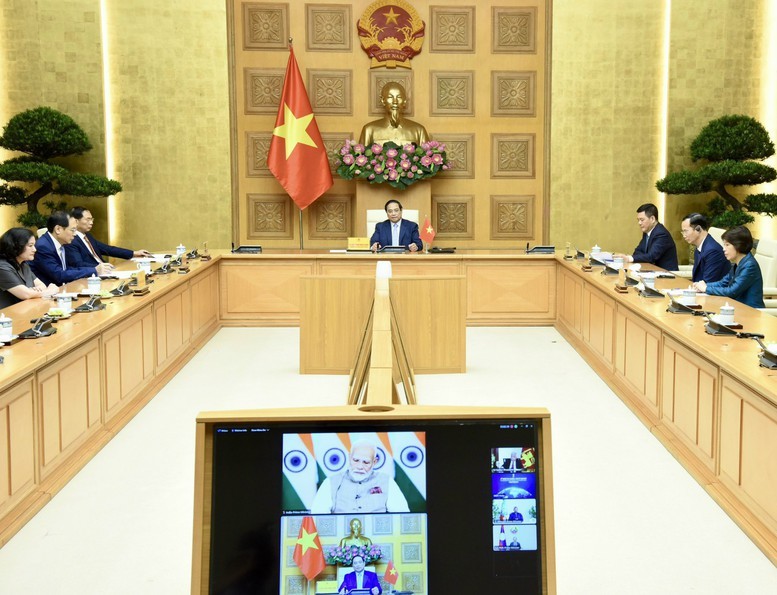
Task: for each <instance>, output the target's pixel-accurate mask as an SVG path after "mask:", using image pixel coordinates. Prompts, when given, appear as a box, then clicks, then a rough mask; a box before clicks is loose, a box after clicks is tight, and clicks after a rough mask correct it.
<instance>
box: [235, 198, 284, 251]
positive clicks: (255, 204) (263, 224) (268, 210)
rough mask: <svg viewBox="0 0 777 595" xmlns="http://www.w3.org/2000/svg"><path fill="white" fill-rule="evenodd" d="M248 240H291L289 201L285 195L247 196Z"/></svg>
mask: <svg viewBox="0 0 777 595" xmlns="http://www.w3.org/2000/svg"><path fill="white" fill-rule="evenodd" d="M246 198H247V201H248V204H247V207H248V216H249V222H250V224H249V228H248V237H249V238H274V239H289V240H290V239H291V238H292V237H293V226H292V221H291V200H290V199H289V197H288V196H286V195H285V194H248V195H247V196H246Z"/></svg>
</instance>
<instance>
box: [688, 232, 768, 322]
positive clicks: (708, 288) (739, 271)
mask: <svg viewBox="0 0 777 595" xmlns="http://www.w3.org/2000/svg"><path fill="white" fill-rule="evenodd" d="M752 249H753V236H752V235H751V234H750V230H749V229H747V228H746V227H744V226H742V225H739V226H737V227H732V228H731V229H729V230H728V231H726V232H723V253H724V254H725V255H726V258H728V260H729V261H730V262H731V264H732V265H733V266H732V267H731V270H730V271H729V273H728V275H726V276H725V277H723V279H721V280H720V281H715V282H714V283H707V282H705V281H697V282H696V283H694V284H693V288H694V289H695V290H696V291H701V292H704V293H706V294H708V295H721V296H723V297H727V298H731V299H732V300H736V301H738V302H742V303H743V304H747V305H748V306H751V307H753V308H763V307H764V281H763V277H762V276H761V267H760V266H758V261H757V260H756V259H755V256H753V255H752V253H751V251H752Z"/></svg>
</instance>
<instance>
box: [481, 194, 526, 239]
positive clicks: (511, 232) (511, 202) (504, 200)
mask: <svg viewBox="0 0 777 595" xmlns="http://www.w3.org/2000/svg"><path fill="white" fill-rule="evenodd" d="M533 237H534V196H493V195H492V196H491V239H492V240H504V239H508V238H533Z"/></svg>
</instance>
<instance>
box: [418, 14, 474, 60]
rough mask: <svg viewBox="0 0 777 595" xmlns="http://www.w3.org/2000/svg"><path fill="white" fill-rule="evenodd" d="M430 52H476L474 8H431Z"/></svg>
mask: <svg viewBox="0 0 777 595" xmlns="http://www.w3.org/2000/svg"><path fill="white" fill-rule="evenodd" d="M429 17H430V18H429V20H430V21H431V25H432V26H431V31H432V34H431V42H430V49H429V51H430V52H466V53H474V51H475V7H474V6H455V7H454V6H430V7H429Z"/></svg>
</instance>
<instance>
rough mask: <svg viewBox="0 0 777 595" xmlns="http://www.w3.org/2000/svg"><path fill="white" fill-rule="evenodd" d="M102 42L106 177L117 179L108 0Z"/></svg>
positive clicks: (111, 223)
mask: <svg viewBox="0 0 777 595" xmlns="http://www.w3.org/2000/svg"><path fill="white" fill-rule="evenodd" d="M100 41H101V46H102V67H103V118H104V127H105V175H106V176H108V177H109V178H111V179H115V178H116V164H115V161H114V152H115V142H116V139H115V137H114V134H113V99H112V95H111V84H112V81H111V61H110V43H109V41H110V36H109V35H108V0H100ZM115 201H116V197H115V196H109V197H108V236H109V237H110V241H111V243H113V242H115V240H116V238H117V237H118V235H119V229H118V217H117V213H116V203H115Z"/></svg>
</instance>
